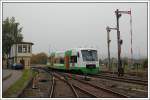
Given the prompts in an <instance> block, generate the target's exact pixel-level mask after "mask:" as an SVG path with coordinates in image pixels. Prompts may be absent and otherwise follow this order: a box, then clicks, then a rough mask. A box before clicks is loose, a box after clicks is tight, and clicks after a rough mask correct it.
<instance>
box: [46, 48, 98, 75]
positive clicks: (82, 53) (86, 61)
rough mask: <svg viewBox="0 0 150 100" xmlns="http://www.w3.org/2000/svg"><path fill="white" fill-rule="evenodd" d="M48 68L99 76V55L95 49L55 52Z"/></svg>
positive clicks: (50, 58)
mask: <svg viewBox="0 0 150 100" xmlns="http://www.w3.org/2000/svg"><path fill="white" fill-rule="evenodd" d="M47 66H48V67H50V68H52V69H59V70H65V71H70V72H77V73H82V74H97V73H99V72H100V66H99V60H98V53H97V50H96V49H93V48H75V49H70V50H66V51H61V52H53V53H51V55H50V57H49V64H48V65H47Z"/></svg>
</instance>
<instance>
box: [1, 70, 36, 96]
mask: <svg viewBox="0 0 150 100" xmlns="http://www.w3.org/2000/svg"><path fill="white" fill-rule="evenodd" d="M35 74H36V73H35V72H33V74H32V71H31V70H30V69H25V70H23V74H22V76H21V78H20V79H19V80H17V81H16V82H15V83H14V84H13V85H11V86H10V87H9V88H8V90H6V92H5V93H4V95H3V97H17V96H18V94H19V92H20V91H22V90H23V89H24V88H25V87H26V85H27V84H28V82H29V80H30V79H31V76H33V75H35Z"/></svg>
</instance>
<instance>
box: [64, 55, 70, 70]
mask: <svg viewBox="0 0 150 100" xmlns="http://www.w3.org/2000/svg"><path fill="white" fill-rule="evenodd" d="M69 65H70V64H69V56H66V57H65V66H66V70H68V69H69Z"/></svg>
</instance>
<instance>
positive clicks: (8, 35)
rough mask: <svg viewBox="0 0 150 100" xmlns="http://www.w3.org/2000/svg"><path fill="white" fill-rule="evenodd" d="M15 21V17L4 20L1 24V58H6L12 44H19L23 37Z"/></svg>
mask: <svg viewBox="0 0 150 100" xmlns="http://www.w3.org/2000/svg"><path fill="white" fill-rule="evenodd" d="M19 25H20V24H19V23H18V22H16V21H15V17H12V18H8V17H7V18H6V19H5V20H4V21H3V23H2V57H3V58H5V56H6V58H8V57H9V53H10V49H11V46H12V45H13V44H14V43H18V42H21V41H22V40H23V35H22V34H21V31H22V27H21V28H20V27H19Z"/></svg>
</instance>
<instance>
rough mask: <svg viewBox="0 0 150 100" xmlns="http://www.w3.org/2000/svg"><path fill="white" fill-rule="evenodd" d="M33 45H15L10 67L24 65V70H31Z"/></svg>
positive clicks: (11, 54) (21, 43) (12, 49)
mask: <svg viewBox="0 0 150 100" xmlns="http://www.w3.org/2000/svg"><path fill="white" fill-rule="evenodd" d="M32 45H33V43H31V42H19V43H16V44H13V45H12V47H11V51H10V60H9V61H10V65H12V64H18V63H22V64H23V65H24V68H26V69H28V68H30V62H31V56H32Z"/></svg>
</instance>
